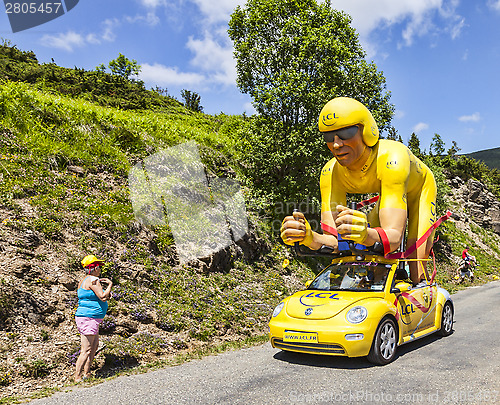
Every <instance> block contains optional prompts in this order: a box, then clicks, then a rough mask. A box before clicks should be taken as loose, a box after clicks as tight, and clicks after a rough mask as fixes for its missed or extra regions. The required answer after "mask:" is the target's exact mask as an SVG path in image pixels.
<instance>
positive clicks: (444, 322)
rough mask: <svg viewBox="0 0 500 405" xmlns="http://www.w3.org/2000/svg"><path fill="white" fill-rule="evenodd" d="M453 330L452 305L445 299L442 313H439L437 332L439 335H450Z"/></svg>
mask: <svg viewBox="0 0 500 405" xmlns="http://www.w3.org/2000/svg"><path fill="white" fill-rule="evenodd" d="M452 330H453V307H452V305H451V303H450V302H449V301H446V302H445V304H444V306H443V313H442V315H441V329H439V331H438V334H439V335H441V336H448V335H451V332H452Z"/></svg>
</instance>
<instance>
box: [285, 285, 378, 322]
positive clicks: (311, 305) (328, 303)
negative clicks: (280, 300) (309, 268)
mask: <svg viewBox="0 0 500 405" xmlns="http://www.w3.org/2000/svg"><path fill="white" fill-rule="evenodd" d="M369 294H370V295H369V296H367V294H366V293H364V292H359V291H358V292H353V291H320V290H306V291H299V292H296V293H295V294H294V295H292V296H291V297H289V298H288V302H287V303H286V313H287V314H288V315H289V316H291V317H293V318H300V319H328V318H331V317H333V316H335V315H337V314H338V313H339V312H341V311H342V310H344V309H345V308H347V307H348V306H350V305H352V304H354V303H356V302H358V301H362V300H364V299H367V298H374V297H375V295H374V294H373V293H369Z"/></svg>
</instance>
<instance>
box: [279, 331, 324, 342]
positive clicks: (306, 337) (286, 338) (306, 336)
mask: <svg viewBox="0 0 500 405" xmlns="http://www.w3.org/2000/svg"><path fill="white" fill-rule="evenodd" d="M283 342H288V343H318V334H317V333H314V332H290V331H285V333H283Z"/></svg>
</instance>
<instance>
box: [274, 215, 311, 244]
mask: <svg viewBox="0 0 500 405" xmlns="http://www.w3.org/2000/svg"><path fill="white" fill-rule="evenodd" d="M280 232H281V239H282V240H283V242H284V243H285V244H287V245H290V246H293V244H294V243H295V242H299V244H301V245H306V246H309V244H310V243H311V242H312V230H311V225H309V222H307V220H306V218H305V217H304V214H303V213H302V212H294V213H293V215H291V216H287V217H285V219H284V220H283V222H282V224H281V229H280Z"/></svg>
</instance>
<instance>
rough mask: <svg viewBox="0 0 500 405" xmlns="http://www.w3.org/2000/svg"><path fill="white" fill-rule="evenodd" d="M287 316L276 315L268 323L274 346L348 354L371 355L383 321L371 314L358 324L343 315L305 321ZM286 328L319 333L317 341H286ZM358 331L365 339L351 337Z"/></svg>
mask: <svg viewBox="0 0 500 405" xmlns="http://www.w3.org/2000/svg"><path fill="white" fill-rule="evenodd" d="M281 318H285V317H281ZM286 318H288V319H283V320H275V319H273V320H271V322H270V323H269V329H270V332H269V338H270V340H271V345H272V346H273V347H275V348H278V349H282V350H287V351H293V352H300V353H312V354H326V355H332V356H348V357H359V356H367V355H368V353H369V352H370V349H371V346H372V340H373V337H374V335H375V331H376V329H377V326H378V323H379V321H380V319H370V318H368V319H365V320H364V321H363V322H361V323H359V324H356V325H355V324H349V323H348V322H347V321H345V320H344V319H342V320H338V319H337V320H334V319H328V320H318V321H312V320H311V321H306V320H301V319H292V318H289V317H286ZM285 331H296V332H304V333H317V341H316V342H314V343H310V342H295V341H294V342H285V341H284V340H283V335H284V332H285ZM359 334H362V335H363V338H362V339H358V340H348V337H349V336H350V335H351V336H352V335H359ZM346 336H347V337H346Z"/></svg>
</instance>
